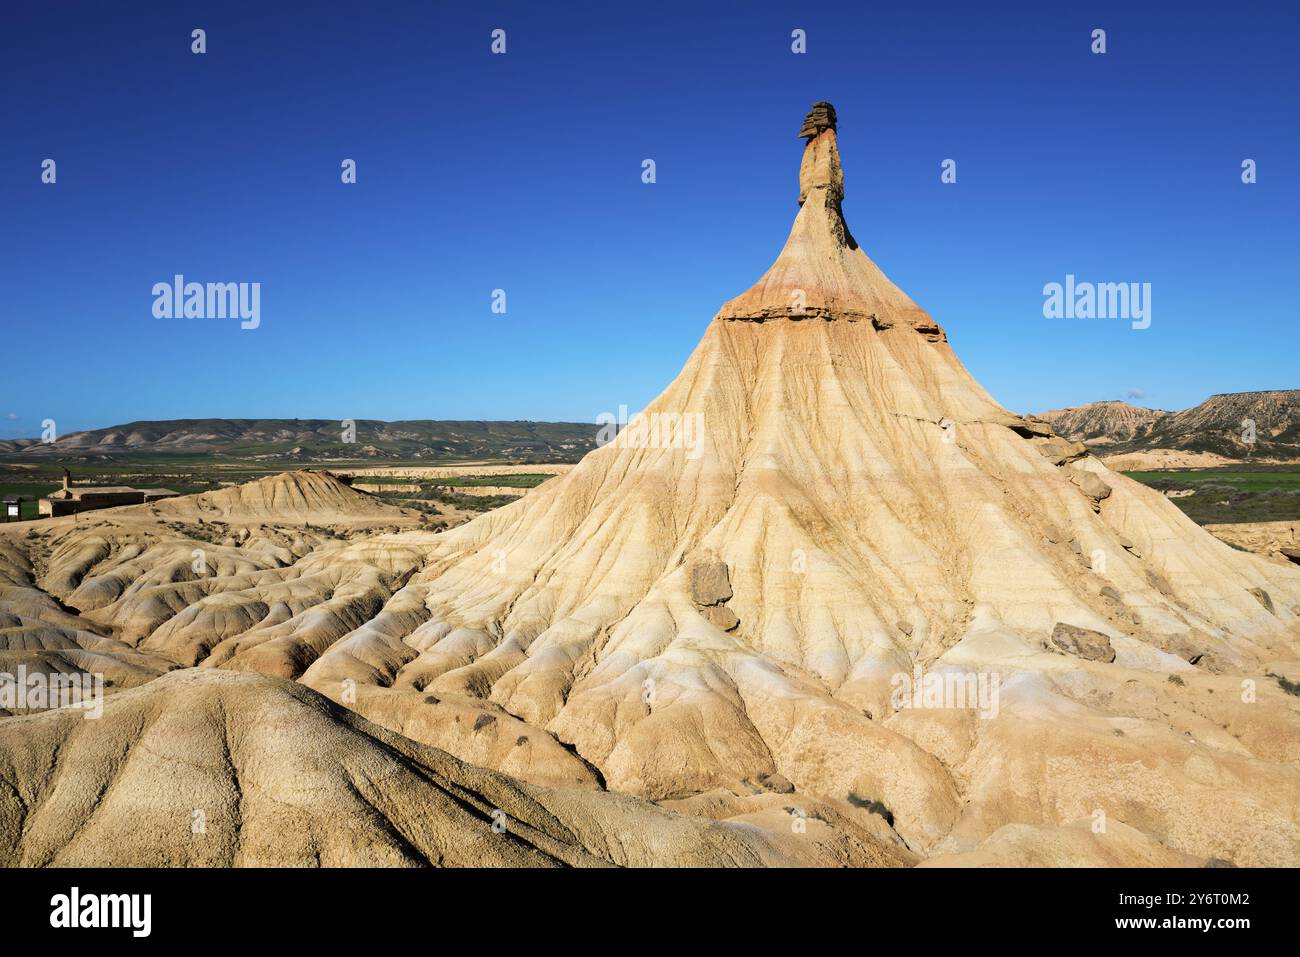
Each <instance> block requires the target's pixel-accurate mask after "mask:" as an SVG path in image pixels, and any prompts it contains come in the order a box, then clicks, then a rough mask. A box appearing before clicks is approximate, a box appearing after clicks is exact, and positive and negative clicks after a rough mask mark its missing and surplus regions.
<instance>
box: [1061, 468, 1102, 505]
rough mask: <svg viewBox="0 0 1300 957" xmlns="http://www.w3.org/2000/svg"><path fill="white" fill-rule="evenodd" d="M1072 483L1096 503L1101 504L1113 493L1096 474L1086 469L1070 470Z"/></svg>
mask: <svg viewBox="0 0 1300 957" xmlns="http://www.w3.org/2000/svg"><path fill="white" fill-rule="evenodd" d="M1070 481H1071V482H1073V483H1074V484H1075V485H1077V486H1079V489H1080V490H1081V491H1082V492H1083V494H1084V495H1086V496H1088V498H1090V499H1092V500H1093V501H1094V502H1100V501H1101V500H1102V499H1104V498H1107V497H1108V496H1109V495H1110V493H1111V487H1110V486H1109V485H1107V484H1106V483H1105V482H1103V481H1102V480H1101V479H1100V478H1099V477H1098V476H1097V475H1096V474H1095V473H1093V472H1089V471H1087V470H1086V469H1077V468H1076V469H1070Z"/></svg>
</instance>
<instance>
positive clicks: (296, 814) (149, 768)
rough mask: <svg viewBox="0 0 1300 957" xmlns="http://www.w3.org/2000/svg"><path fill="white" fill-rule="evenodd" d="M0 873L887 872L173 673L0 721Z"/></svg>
mask: <svg viewBox="0 0 1300 957" xmlns="http://www.w3.org/2000/svg"><path fill="white" fill-rule="evenodd" d="M0 785H3V786H0V866H5V867H14V866H58V867H99V866H148V867H176V866H199V867H230V866H271V867H301V866H327V867H329V866H334V867H358V866H362V867H365V866H388V867H410V866H421V865H430V864H433V865H444V866H462V867H483V866H505V867H556V866H579V867H602V866H610V865H626V866H645V865H649V864H670V865H679V866H689V865H708V866H721V865H728V866H738V865H739V866H756V865H783V864H789V865H801V866H808V865H830V866H835V865H839V866H843V865H872V864H888V863H892V862H894V861H895V860H896V857H891V856H890V854H889V853H887V852H881V851H877V850H875V849H874V848H872V847H871V846H870V845H869V844H865V843H862V842H860V841H856V840H853V839H851V838H846V837H844V836H842V835H840V834H838V833H836V832H834V831H832V830H831V828H829V827H827V826H825V825H823V824H821V823H820V822H816V824H817V826H816V827H815V828H814V832H813V833H814V839H813V840H797V839H795V838H794V837H793V836H792V835H791V834H789V833H786V834H784V835H782V834H781V833H779V832H776V833H767V832H765V831H763V830H762V829H760V828H757V827H752V826H749V827H747V826H743V822H742V823H738V824H730V823H725V822H713V821H707V820H702V819H700V818H695V817H683V816H681V815H678V814H672V813H669V812H667V811H664V810H661V809H659V808H657V807H655V806H654V805H652V804H648V803H646V802H644V801H638V800H636V799H634V798H628V797H623V796H619V795H606V794H592V793H586V792H573V791H554V790H548V789H545V788H530V787H527V786H524V785H521V784H519V783H518V782H515V781H512V780H510V779H509V778H507V777H505V776H504V775H501V774H497V773H495V772H492V771H485V770H483V769H482V768H476V767H473V766H471V765H466V764H463V763H462V762H460V761H457V760H456V759H454V758H452V757H450V756H449V755H447V754H445V753H443V752H441V751H438V750H436V749H434V748H429V747H425V746H422V745H419V744H416V743H414V742H412V741H409V740H407V739H406V738H403V737H401V736H400V735H397V734H393V733H392V732H390V731H385V730H384V729H383V728H380V727H377V726H375V725H373V724H371V723H370V722H368V721H366V720H365V719H363V718H360V717H358V716H356V715H354V714H351V713H350V712H347V711H345V710H344V709H341V708H338V707H337V706H335V705H332V704H331V703H330V702H328V701H327V700H325V699H324V698H322V697H321V696H319V695H317V694H315V693H314V692H312V691H309V690H308V689H306V688H304V687H302V686H301V685H295V684H291V683H289V682H285V681H278V680H276V679H273V678H267V677H263V676H260V675H236V674H226V673H222V672H194V671H185V672H178V673H176V674H173V675H169V676H167V677H165V678H160V679H158V680H157V681H155V682H153V683H152V684H150V685H148V686H146V687H144V688H138V689H136V690H134V691H131V692H127V693H124V694H122V695H119V696H117V697H115V698H114V699H113V700H112V701H110V702H109V703H108V704H107V705H106V707H105V712H104V715H103V717H102V718H100V719H97V720H95V721H92V722H86V721H85V720H84V718H83V716H82V714H81V713H80V712H78V711H68V710H64V711H57V712H48V713H45V714H42V715H33V716H29V717H23V718H9V719H6V720H5V721H3V722H0Z"/></svg>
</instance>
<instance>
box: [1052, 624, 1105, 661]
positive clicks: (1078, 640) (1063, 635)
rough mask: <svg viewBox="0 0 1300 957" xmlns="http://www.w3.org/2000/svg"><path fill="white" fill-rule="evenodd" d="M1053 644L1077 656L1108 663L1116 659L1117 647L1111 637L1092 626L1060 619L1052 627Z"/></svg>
mask: <svg viewBox="0 0 1300 957" xmlns="http://www.w3.org/2000/svg"><path fill="white" fill-rule="evenodd" d="M1052 644H1054V645H1055V646H1056V647H1057V648H1059V649H1060V650H1061V651H1063V652H1065V653H1066V654H1067V655H1074V656H1075V657H1076V658H1085V659H1087V660H1088V661H1102V662H1106V663H1109V662H1112V661H1114V660H1115V649H1114V648H1112V647H1111V644H1110V638H1108V637H1107V636H1106V635H1103V634H1102V633H1101V632H1100V631H1093V630H1092V629H1091V628H1080V627H1078V626H1077V625H1067V624H1066V623H1065V622H1063V621H1058V622H1057V623H1056V627H1055V628H1053V629H1052Z"/></svg>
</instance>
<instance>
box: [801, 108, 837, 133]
mask: <svg viewBox="0 0 1300 957" xmlns="http://www.w3.org/2000/svg"><path fill="white" fill-rule="evenodd" d="M833 129H835V107H833V106H831V105H830V104H829V103H827V102H825V101H824V100H823V101H821V102H818V103H814V104H813V108H812V109H811V110H809V111H808V115H807V116H805V117H804V120H803V129H801V130H800V131H799V135H800V136H802V137H803V138H804V139H812V138H813V137H814V136H816V135H817V134H818V133H820V132H821V131H822V130H833Z"/></svg>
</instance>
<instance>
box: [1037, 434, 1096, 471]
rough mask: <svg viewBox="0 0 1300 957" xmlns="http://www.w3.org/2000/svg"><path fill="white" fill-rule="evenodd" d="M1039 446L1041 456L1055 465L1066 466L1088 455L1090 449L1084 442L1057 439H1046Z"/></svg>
mask: <svg viewBox="0 0 1300 957" xmlns="http://www.w3.org/2000/svg"><path fill="white" fill-rule="evenodd" d="M1037 445H1038V451H1039V454H1041V455H1042V456H1043V458H1045V459H1047V461H1049V462H1051V463H1052V464H1053V465H1064V464H1065V463H1066V462H1072V461H1074V460H1075V459H1077V458H1082V457H1083V456H1085V455H1087V454H1088V447H1087V446H1086V445H1084V444H1083V443H1082V442H1071V441H1069V440H1068V439H1062V438H1057V437H1053V438H1049V439H1044V440H1043V441H1042V442H1039V443H1037Z"/></svg>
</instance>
